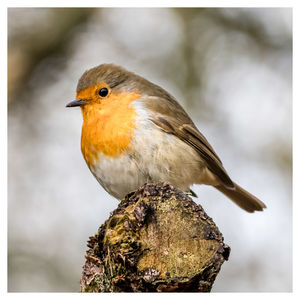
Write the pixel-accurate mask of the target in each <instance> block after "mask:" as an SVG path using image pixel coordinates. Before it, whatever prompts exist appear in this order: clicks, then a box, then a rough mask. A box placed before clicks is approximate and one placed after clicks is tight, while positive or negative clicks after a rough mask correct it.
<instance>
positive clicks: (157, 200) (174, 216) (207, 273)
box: [80, 184, 230, 292]
mask: <svg viewBox="0 0 300 300" xmlns="http://www.w3.org/2000/svg"><path fill="white" fill-rule="evenodd" d="M88 247H89V250H88V251H87V254H86V262H85V265H84V266H83V272H82V278H81V281H80V283H81V290H82V291H83V292H171V291H174V292H183V291H186V292H209V291H210V290H211V288H212V285H213V283H214V280H215V278H216V276H217V274H218V272H219V271H220V268H221V265H222V263H223V262H224V261H225V260H227V259H228V257H229V253H230V248H229V247H228V246H227V245H225V244H224V243H223V237H222V234H221V233H220V231H219V230H218V228H217V226H216V225H215V224H214V222H213V221H212V219H211V218H210V217H208V216H207V215H206V213H205V212H204V210H203V208H202V207H201V206H200V205H197V204H195V203H194V202H193V201H192V199H191V198H190V197H188V196H187V195H186V194H185V193H183V192H181V191H179V190H177V189H175V188H174V187H172V186H171V185H169V184H158V185H154V184H146V185H144V186H142V187H141V188H139V189H138V190H137V191H136V192H134V193H131V194H129V195H127V196H126V198H125V199H124V200H123V201H122V202H121V203H120V204H119V206H118V208H117V209H116V210H114V211H113V212H112V213H111V215H110V217H109V219H108V220H107V221H106V222H105V223H104V224H103V225H102V226H101V227H100V228H99V229H98V232H97V234H96V235H95V236H93V237H90V240H89V241H88Z"/></svg>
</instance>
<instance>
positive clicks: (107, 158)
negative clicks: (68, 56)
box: [66, 64, 266, 212]
mask: <svg viewBox="0 0 300 300" xmlns="http://www.w3.org/2000/svg"><path fill="white" fill-rule="evenodd" d="M66 106H67V107H77V106H79V107H80V108H81V112H82V117H83V123H82V131H81V152H82V155H83V157H84V159H85V161H86V163H87V166H88V167H89V169H90V171H91V172H92V174H93V175H94V176H95V178H96V179H97V181H98V182H99V183H100V184H101V186H102V187H103V188H104V189H105V190H106V191H107V192H108V193H109V194H111V195H112V196H113V197H115V198H117V199H119V200H122V199H124V197H125V196H126V195H127V194H128V193H130V192H132V191H135V190H137V189H138V188H139V187H140V186H142V185H143V184H145V183H162V182H167V183H169V184H171V185H173V186H174V187H176V188H178V189H180V190H182V191H184V192H186V193H187V194H191V195H193V196H196V194H195V193H194V192H193V191H192V190H191V186H192V185H193V184H205V185H209V186H213V187H214V188H216V189H217V190H219V191H220V192H222V193H223V194H224V195H225V196H227V197H228V198H229V199H231V200H232V201H233V202H234V203H236V204H237V205H238V206H239V207H241V208H242V209H244V210H245V211H247V212H254V211H262V210H263V209H264V208H266V205H265V204H264V203H263V202H262V201H261V200H259V199H258V198H256V197H255V196H254V195H252V194H251V193H249V192H247V191H246V190H245V189H243V188H242V187H240V186H239V185H238V184H237V183H235V182H234V181H232V180H231V178H230V177H229V175H228V174H227V171H226V170H225V168H224V166H223V163H222V162H221V159H220V158H219V156H218V155H217V154H216V152H215V150H214V149H213V147H212V146H211V145H210V144H209V142H208V141H207V139H206V138H205V137H204V135H203V134H202V133H201V132H200V131H199V130H198V129H197V127H196V125H195V124H194V122H193V121H192V119H191V118H190V117H189V115H188V114H187V113H186V112H185V110H184V109H183V107H182V106H181V105H180V104H179V103H178V101H177V100H176V99H175V98H174V97H173V96H172V95H171V94H169V93H168V92H167V91H166V90H164V89H163V88H161V87H160V86H158V85H156V84H154V83H152V82H150V81H148V80H147V79H145V78H143V77H142V76H139V75H137V74H135V73H133V72H130V71H127V70H126V69H125V68H123V67H121V66H117V65H114V64H101V65H99V66H96V67H94V68H91V69H89V70H87V71H85V72H84V73H83V75H82V76H81V77H80V79H79V81H78V84H77V89H76V98H75V100H73V101H71V102H70V103H68V104H67V105H66Z"/></svg>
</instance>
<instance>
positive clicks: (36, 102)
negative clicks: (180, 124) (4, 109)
mask: <svg viewBox="0 0 300 300" xmlns="http://www.w3.org/2000/svg"><path fill="white" fill-rule="evenodd" d="M101 63H115V64H117V65H122V66H123V67H125V68H127V69H128V70H130V71H134V72H136V73H138V74H140V75H142V76H144V77H146V78H147V79H149V80H150V81H153V82H154V83H156V84H159V85H160V86H162V87H163V88H165V89H166V90H168V91H169V92H170V93H171V94H172V95H174V96H175V97H176V98H177V99H178V101H179V102H180V103H181V104H182V105H183V107H184V108H185V109H186V111H187V112H188V113H189V115H190V116H191V117H192V119H193V120H194V121H195V123H196V125H197V127H198V128H199V130H200V131H201V132H202V133H203V134H204V135H205V136H206V137H207V139H208V140H209V141H210V143H211V144H212V145H213V147H214V148H215V150H216V152H217V153H218V154H219V156H220V157H221V159H222V161H223V164H224V166H225V168H226V169H227V171H228V172H229V174H230V175H231V177H232V178H233V179H234V180H235V181H237V182H238V183H239V184H240V185H242V186H243V187H244V188H246V189H247V190H249V191H250V192H252V193H253V194H255V195H256V196H257V197H259V198H260V199H261V200H263V201H264V202H265V203H266V205H267V207H268V208H267V209H266V210H265V211H264V212H263V213H255V214H248V213H246V212H244V211H242V210H241V209H240V208H238V207H237V206H235V205H234V204H233V203H232V202H231V201H229V200H228V199H226V198H225V196H223V195H221V194H220V193H219V192H218V191H217V190H215V189H213V188H211V187H206V186H194V187H193V190H194V191H195V192H196V193H197V194H198V196H199V198H198V199H195V201H196V202H198V203H201V205H203V207H204V208H205V210H206V212H207V213H208V214H209V215H210V216H211V217H212V218H213V219H214V221H215V222H216V224H217V225H218V227H219V228H220V230H221V232H222V233H223V235H224V239H225V242H226V243H227V244H228V245H230V247H231V249H232V252H231V256H230V259H229V261H228V262H225V263H224V264H223V266H222V269H221V272H220V274H219V276H218V277H217V279H216V282H215V284H214V287H213V291H214V292H262V291H266V292H279V291H280V292H291V291H292V10H291V9H287V8H285V9H281V8H271V9H269V8H255V9H252V8H224V9H222V8H220V9H210V8H206V9H204V8H191V9H174V8H170V9H169V8H163V9H162V8H161V9H152V8H151V9H146V8H139V9H138V8H137V9H127V8H126V9H125V8H110V9H101V8H99V9H95V8H91V9H82V8H59V9H58V8H25V9H24V8H10V9H8V93H9V97H8V198H9V199H8V230H9V231H8V272H9V273H8V290H9V291H31V292H38V291H53V292H58V291H68V292H76V291H79V290H80V286H79V280H80V276H81V268H82V265H83V264H84V255H85V251H86V249H87V247H86V241H87V239H88V237H89V236H90V235H93V234H94V233H95V232H96V231H97V229H98V227H99V226H100V225H101V224H102V223H103V222H104V221H105V219H106V218H107V217H108V216H109V212H110V211H112V210H113V209H115V208H116V207H117V205H118V201H117V200H115V199H114V198H112V197H111V196H109V195H108V194H107V193H106V192H105V191H104V190H103V189H102V188H101V186H100V185H99V184H98V183H97V181H96V180H95V179H94V177H93V176H92V175H91V174H90V171H89V170H88V168H87V166H86V165H85V162H84V160H83V158H82V156H81V152H80V134H81V124H82V117H81V113H80V109H77V108H74V109H66V108H65V105H66V104H67V103H68V102H69V101H71V100H73V99H75V98H74V97H75V89H76V85H77V81H78V79H79V77H80V76H81V75H82V73H83V72H84V71H85V70H87V69H89V68H91V67H94V66H96V65H99V64H101Z"/></svg>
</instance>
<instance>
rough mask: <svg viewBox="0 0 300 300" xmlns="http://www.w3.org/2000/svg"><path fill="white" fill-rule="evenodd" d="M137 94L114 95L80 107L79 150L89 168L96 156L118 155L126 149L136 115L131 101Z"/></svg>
mask: <svg viewBox="0 0 300 300" xmlns="http://www.w3.org/2000/svg"><path fill="white" fill-rule="evenodd" d="M139 97H140V95H139V94H115V95H113V94H112V95H110V97H108V98H106V99H103V100H102V101H101V102H98V103H89V104H87V105H85V106H84V107H82V115H83V125H82V133H81V151H82V154H83V156H84V159H85V161H86V162H87V164H88V165H89V166H90V167H93V165H94V164H95V163H96V162H98V160H99V156H100V154H103V155H105V156H108V157H115V156H119V155H122V154H123V153H124V152H125V151H126V150H129V148H130V142H131V139H132V136H133V134H134V130H135V128H136V118H137V113H136V110H135V108H134V107H133V106H132V105H131V102H132V101H134V100H136V99H137V98H139Z"/></svg>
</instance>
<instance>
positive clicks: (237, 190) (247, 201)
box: [215, 183, 266, 212]
mask: <svg viewBox="0 0 300 300" xmlns="http://www.w3.org/2000/svg"><path fill="white" fill-rule="evenodd" d="M215 188H216V189H218V190H219V191H220V192H222V193H223V194H224V195H226V196H227V197H228V198H229V199H231V200H232V201H233V202H234V203H236V204H237V205H238V206H239V207H241V208H242V209H244V210H246V211H248V212H254V211H256V210H260V211H261V210H263V209H264V208H266V205H265V204H264V203H263V202H262V201H260V200H259V199H257V198H256V197H255V196H253V195H252V194H250V193H248V192H247V191H246V190H244V189H243V188H241V187H240V186H239V185H237V184H236V183H234V189H229V188H226V187H224V186H222V185H219V186H216V187H215Z"/></svg>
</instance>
